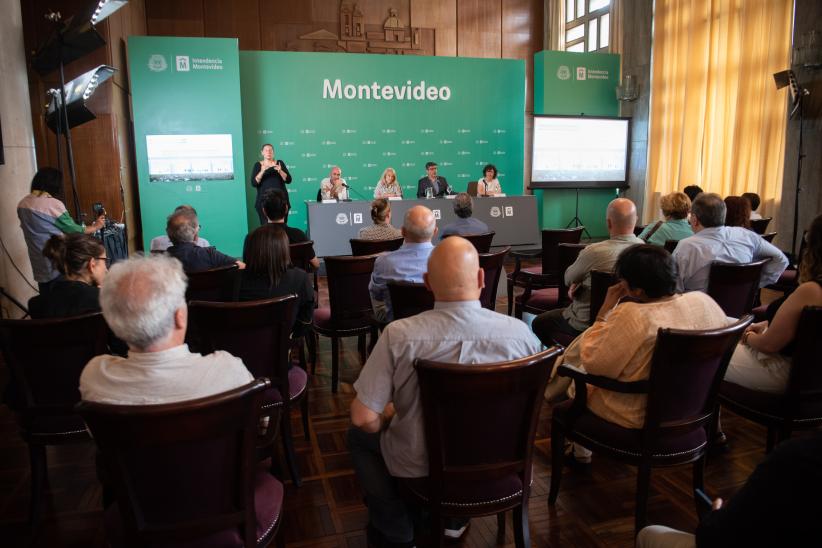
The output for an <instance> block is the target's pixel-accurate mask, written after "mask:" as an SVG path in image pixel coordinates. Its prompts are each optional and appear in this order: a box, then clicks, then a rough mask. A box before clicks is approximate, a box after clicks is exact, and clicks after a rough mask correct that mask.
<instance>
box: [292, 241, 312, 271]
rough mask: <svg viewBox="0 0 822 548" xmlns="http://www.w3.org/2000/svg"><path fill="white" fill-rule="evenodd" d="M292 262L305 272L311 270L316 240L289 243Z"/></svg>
mask: <svg viewBox="0 0 822 548" xmlns="http://www.w3.org/2000/svg"><path fill="white" fill-rule="evenodd" d="M288 254H289V255H290V256H291V264H293V265H294V266H296V267H297V268H299V269H301V270H304V271H305V272H311V270H312V268H311V259H313V258H314V240H308V241H305V242H297V243H293V244H288Z"/></svg>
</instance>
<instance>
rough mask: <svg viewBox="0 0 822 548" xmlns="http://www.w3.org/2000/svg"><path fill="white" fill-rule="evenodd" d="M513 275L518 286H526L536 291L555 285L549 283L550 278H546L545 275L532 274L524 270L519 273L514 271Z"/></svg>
mask: <svg viewBox="0 0 822 548" xmlns="http://www.w3.org/2000/svg"><path fill="white" fill-rule="evenodd" d="M515 273H516V275H517V281H518V282H519V283H520V284H526V285H528V286H532V287H533V288H537V289H542V288H545V287H550V286H551V285H553V286H556V283H553V284H552V283H551V282H552V279H551V278H552V276H546V275H545V274H534V273H533V272H527V271H525V270H520V271H519V272H516V271H515Z"/></svg>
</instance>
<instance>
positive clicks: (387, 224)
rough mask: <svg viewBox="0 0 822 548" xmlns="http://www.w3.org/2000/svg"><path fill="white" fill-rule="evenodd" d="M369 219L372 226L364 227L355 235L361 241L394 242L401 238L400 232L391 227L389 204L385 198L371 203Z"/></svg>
mask: <svg viewBox="0 0 822 548" xmlns="http://www.w3.org/2000/svg"><path fill="white" fill-rule="evenodd" d="M371 219H372V220H373V221H374V224H373V225H371V226H364V227H362V228H361V229H360V231H359V233H357V238H359V239H361V240H394V239H396V238H401V237H402V232H401V231H400V230H399V229H397V228H394V227H393V226H392V225H391V204H390V203H389V202H388V200H386V199H385V198H377V199H376V200H374V201H373V202H371Z"/></svg>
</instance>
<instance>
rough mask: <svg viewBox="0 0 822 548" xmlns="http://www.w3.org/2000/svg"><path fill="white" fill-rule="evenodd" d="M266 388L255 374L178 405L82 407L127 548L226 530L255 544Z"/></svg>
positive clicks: (193, 537) (244, 542) (242, 539)
mask: <svg viewBox="0 0 822 548" xmlns="http://www.w3.org/2000/svg"><path fill="white" fill-rule="evenodd" d="M268 386H270V385H269V382H268V380H266V379H257V380H255V381H252V382H251V383H249V384H247V385H245V386H242V387H239V388H237V389H235V390H231V391H229V392H224V393H222V394H217V395H215V396H210V397H207V398H201V399H196V400H190V401H186V402H180V403H172V404H164V405H145V406H131V405H129V406H122V405H105V404H99V403H91V402H82V403H80V404H79V405H78V406H77V410H78V411H79V412H80V414H81V415H82V416H83V419H85V421H86V424H87V425H88V427H89V429H90V430H91V433H92V435H93V436H94V441H95V443H96V444H97V447H98V449H99V451H100V452H99V458H100V464H101V465H102V468H103V470H104V474H105V477H106V479H107V481H108V482H110V484H111V486H112V487H113V489H114V494H115V497H116V500H117V504H118V506H119V511H120V515H121V516H122V520H123V524H122V526H123V536H124V538H125V540H126V543H127V544H128V545H131V546H135V545H136V546H145V545H148V544H149V543H151V544H155V543H160V542H166V543H168V544H169V545H174V544H175V543H180V542H183V541H185V540H196V539H198V538H199V539H202V537H203V536H206V535H209V534H215V533H219V532H225V531H228V532H229V534H230V535H231V536H230V537H229V539H228V541H231V540H235V539H236V540H239V543H240V544H241V545H244V546H256V545H257V543H256V540H257V539H256V517H255V505H254V476H255V471H256V469H257V466H256V455H255V442H256V439H257V430H258V427H259V422H258V413H259V409H260V404H261V402H262V395H263V391H264V390H265V389H266V388H267V387H268ZM172 486H173V487H172ZM232 533H233V534H232ZM232 537H234V538H232Z"/></svg>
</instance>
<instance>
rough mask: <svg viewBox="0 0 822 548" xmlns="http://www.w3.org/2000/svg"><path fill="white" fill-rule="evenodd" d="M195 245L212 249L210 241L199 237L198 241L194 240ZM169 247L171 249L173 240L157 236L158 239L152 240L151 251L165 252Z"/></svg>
mask: <svg viewBox="0 0 822 548" xmlns="http://www.w3.org/2000/svg"><path fill="white" fill-rule="evenodd" d="M194 245H196V246H197V247H211V244H210V243H208V240H206V239H205V238H200V237H199V236H197V239H196V240H194ZM169 247H171V239H170V238H169V237H168V236H165V235H163V236H157V237H156V238H152V239H151V245H150V246H149V249H150V250H151V251H165V250H167V249H168V248H169Z"/></svg>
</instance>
